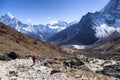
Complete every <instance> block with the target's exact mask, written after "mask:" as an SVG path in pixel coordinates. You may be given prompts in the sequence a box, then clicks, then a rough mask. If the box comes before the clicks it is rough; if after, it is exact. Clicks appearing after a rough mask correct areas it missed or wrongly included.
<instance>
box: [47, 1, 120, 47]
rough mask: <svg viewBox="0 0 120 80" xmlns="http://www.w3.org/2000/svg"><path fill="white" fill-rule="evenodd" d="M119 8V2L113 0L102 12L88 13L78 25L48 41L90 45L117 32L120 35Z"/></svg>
mask: <svg viewBox="0 0 120 80" xmlns="http://www.w3.org/2000/svg"><path fill="white" fill-rule="evenodd" d="M119 6H120V1H119V0H111V1H110V2H109V3H108V4H107V5H106V6H105V7H104V8H103V9H102V10H101V11H99V12H95V13H87V14H86V15H85V16H83V17H82V18H81V20H80V22H79V23H78V24H76V25H72V26H71V27H68V28H67V29H65V30H63V31H61V32H59V33H57V34H54V35H53V36H51V37H50V38H49V39H48V41H49V42H53V43H57V44H83V45H90V44H93V43H95V42H96V41H97V40H104V38H107V37H108V36H109V35H111V34H112V33H114V32H116V31H117V32H118V33H120V17H119V16H120V14H119V13H120V8H119ZM63 34H64V35H63ZM61 37H62V38H61Z"/></svg>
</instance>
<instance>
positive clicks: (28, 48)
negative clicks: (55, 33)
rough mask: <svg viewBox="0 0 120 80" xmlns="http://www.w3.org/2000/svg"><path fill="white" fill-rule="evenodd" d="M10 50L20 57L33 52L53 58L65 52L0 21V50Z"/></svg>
mask: <svg viewBox="0 0 120 80" xmlns="http://www.w3.org/2000/svg"><path fill="white" fill-rule="evenodd" d="M12 51H13V52H16V53H18V54H19V55H21V56H22V57H25V56H28V55H30V54H35V55H37V56H42V57H51V58H53V57H60V56H62V55H63V54H65V52H62V51H61V50H60V48H59V47H57V46H54V45H51V44H49V43H47V42H44V41H41V40H38V39H33V38H31V37H29V36H27V35H24V34H22V33H20V32H17V31H16V30H14V29H12V28H10V27H8V26H6V25H4V24H2V23H0V52H12ZM66 54H67V53H66ZM67 55H68V54H67Z"/></svg>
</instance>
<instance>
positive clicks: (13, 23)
mask: <svg viewBox="0 0 120 80" xmlns="http://www.w3.org/2000/svg"><path fill="white" fill-rule="evenodd" d="M0 22H3V23H4V24H6V25H8V26H10V27H12V28H14V29H16V30H17V31H19V32H22V33H24V34H27V35H29V36H31V37H34V38H38V39H41V40H46V39H47V38H48V37H50V36H51V35H53V34H55V33H57V32H59V31H61V30H63V29H65V28H67V27H68V26H70V25H72V24H74V23H77V21H74V22H71V23H67V22H65V21H56V22H55V23H52V24H46V25H42V24H39V25H32V24H27V23H23V22H22V21H20V20H18V19H17V18H15V17H14V16H12V14H10V13H9V12H8V13H7V14H5V15H3V16H1V17H0Z"/></svg>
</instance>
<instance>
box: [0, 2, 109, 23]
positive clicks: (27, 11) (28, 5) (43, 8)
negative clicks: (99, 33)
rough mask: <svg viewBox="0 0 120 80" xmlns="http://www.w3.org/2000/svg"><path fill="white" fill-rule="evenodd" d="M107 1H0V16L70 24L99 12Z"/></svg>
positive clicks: (34, 21)
mask: <svg viewBox="0 0 120 80" xmlns="http://www.w3.org/2000/svg"><path fill="white" fill-rule="evenodd" d="M108 1H109V0H0V16H1V15H4V14H5V13H7V12H10V13H11V14H12V15H13V16H14V17H16V18H17V19H19V20H21V21H23V22H26V21H27V20H28V21H30V20H31V22H32V23H33V24H47V23H48V22H49V21H51V20H53V21H55V20H63V21H66V22H72V21H74V20H78V21H79V20H80V19H81V16H83V15H85V14H86V13H87V12H95V11H99V10H101V9H102V8H103V7H104V6H105V5H106V4H107V3H108Z"/></svg>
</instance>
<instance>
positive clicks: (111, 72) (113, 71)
mask: <svg viewBox="0 0 120 80" xmlns="http://www.w3.org/2000/svg"><path fill="white" fill-rule="evenodd" d="M102 73H103V74H105V75H108V76H112V77H116V78H119V79H120V64H117V65H109V66H105V67H104V69H103V71H102Z"/></svg>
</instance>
